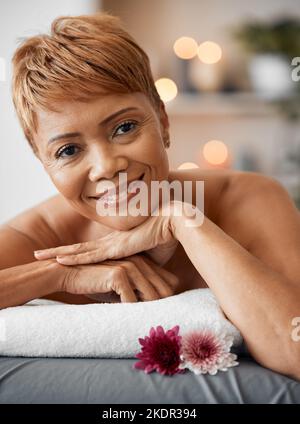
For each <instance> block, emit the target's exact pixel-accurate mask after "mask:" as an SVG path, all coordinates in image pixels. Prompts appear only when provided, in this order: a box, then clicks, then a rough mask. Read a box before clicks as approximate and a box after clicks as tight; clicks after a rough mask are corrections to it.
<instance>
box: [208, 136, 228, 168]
mask: <svg viewBox="0 0 300 424" xmlns="http://www.w3.org/2000/svg"><path fill="white" fill-rule="evenodd" d="M202 152H203V156H204V159H205V160H206V161H207V162H208V163H209V164H211V165H221V164H222V163H224V162H225V161H226V160H227V159H228V148H227V146H226V144H225V143H223V141H219V140H210V141H208V142H207V143H205V145H204V146H203V151H202Z"/></svg>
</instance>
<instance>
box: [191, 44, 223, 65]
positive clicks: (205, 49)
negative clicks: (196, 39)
mask: <svg viewBox="0 0 300 424" xmlns="http://www.w3.org/2000/svg"><path fill="white" fill-rule="evenodd" d="M197 53H198V57H199V59H200V60H201V61H202V62H203V63H207V64H213V63H217V62H219V60H220V59H221V57H222V49H221V47H220V46H219V44H217V43H214V42H213V41H204V43H201V44H200V45H199V47H198V51H197Z"/></svg>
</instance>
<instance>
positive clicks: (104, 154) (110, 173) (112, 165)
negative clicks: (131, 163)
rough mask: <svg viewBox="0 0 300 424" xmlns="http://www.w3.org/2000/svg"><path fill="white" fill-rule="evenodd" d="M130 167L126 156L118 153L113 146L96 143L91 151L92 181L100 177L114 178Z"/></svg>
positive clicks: (90, 170)
mask: <svg viewBox="0 0 300 424" xmlns="http://www.w3.org/2000/svg"><path fill="white" fill-rule="evenodd" d="M127 167H128V161H127V159H126V158H125V157H124V156H120V155H116V152H113V148H112V146H108V145H100V143H99V144H98V143H97V145H96V144H95V145H94V146H93V148H92V149H90V153H89V178H90V180H91V181H92V182H97V181H98V180H99V179H102V178H106V179H112V178H113V177H114V176H115V175H116V174H118V173H119V172H120V171H124V170H125V169H127Z"/></svg>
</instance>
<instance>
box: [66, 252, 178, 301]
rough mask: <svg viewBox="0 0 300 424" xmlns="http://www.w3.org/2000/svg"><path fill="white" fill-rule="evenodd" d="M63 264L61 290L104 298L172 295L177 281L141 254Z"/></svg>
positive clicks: (115, 299) (133, 299)
mask: <svg viewBox="0 0 300 424" xmlns="http://www.w3.org/2000/svg"><path fill="white" fill-rule="evenodd" d="M63 268H64V272H65V273H66V274H65V278H64V279H63V283H62V287H61V288H60V291H64V292H67V293H72V294H83V295H86V296H88V297H91V298H92V299H96V300H98V301H104V302H111V301H112V300H113V302H118V301H120V300H121V302H137V301H139V300H140V301H150V300H157V299H161V298H164V297H169V296H172V295H173V294H174V293H175V292H176V289H177V287H178V285H179V280H178V277H177V276H175V275H174V274H172V273H170V272H169V271H167V270H165V269H163V268H160V267H159V266H157V265H156V264H154V263H153V262H152V261H151V260H150V259H148V258H144V257H143V256H142V255H133V256H130V257H128V258H125V259H123V260H114V261H109V260H107V261H104V262H102V263H101V264H97V265H77V266H73V267H63ZM117 295H118V296H119V297H118V296H117ZM118 299H119V300H118Z"/></svg>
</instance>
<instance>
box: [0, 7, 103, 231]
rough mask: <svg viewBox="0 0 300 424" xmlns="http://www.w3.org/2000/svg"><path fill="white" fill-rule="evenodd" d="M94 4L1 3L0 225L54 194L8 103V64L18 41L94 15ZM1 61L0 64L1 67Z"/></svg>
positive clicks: (95, 8) (10, 104)
mask: <svg viewBox="0 0 300 424" xmlns="http://www.w3.org/2000/svg"><path fill="white" fill-rule="evenodd" d="M99 7H100V1H99V0H98V1H96V0H51V1H47V2H46V1H41V0H26V1H22V0H9V1H3V2H1V3H0V58H4V61H5V64H6V73H5V80H4V81H3V80H2V81H1V79H2V78H1V70H0V111H1V113H0V223H3V222H5V221H6V220H7V219H9V218H10V217H13V216H15V215H17V214H18V213H19V212H21V211H23V210H24V209H27V208H29V207H31V206H33V205H35V204H37V203H39V202H40V201H42V200H44V199H46V198H47V197H50V196H51V195H53V194H55V193H56V190H55V188H54V186H53V184H52V182H51V181H50V179H49V178H48V177H47V174H46V173H45V171H44V169H43V167H42V166H41V165H40V163H39V161H38V160H37V159H36V158H35V157H34V155H33V153H32V152H31V150H30V148H29V147H28V146H27V141H26V139H25V138H24V136H23V134H22V131H21V129H20V125H19V122H18V120H17V117H16V115H15V112H14V108H13V104H12V100H11V92H10V85H11V69H10V61H11V57H12V55H13V52H14V50H15V48H16V46H17V39H18V38H19V37H24V36H25V37H26V36H30V35H34V34H36V33H39V32H47V31H48V30H49V26H50V24H51V22H52V20H53V19H54V18H56V17H57V16H59V15H65V14H66V15H76V14H82V13H93V12H94V11H95V10H97V9H99ZM1 62H2V61H1V60H0V64H1Z"/></svg>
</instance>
